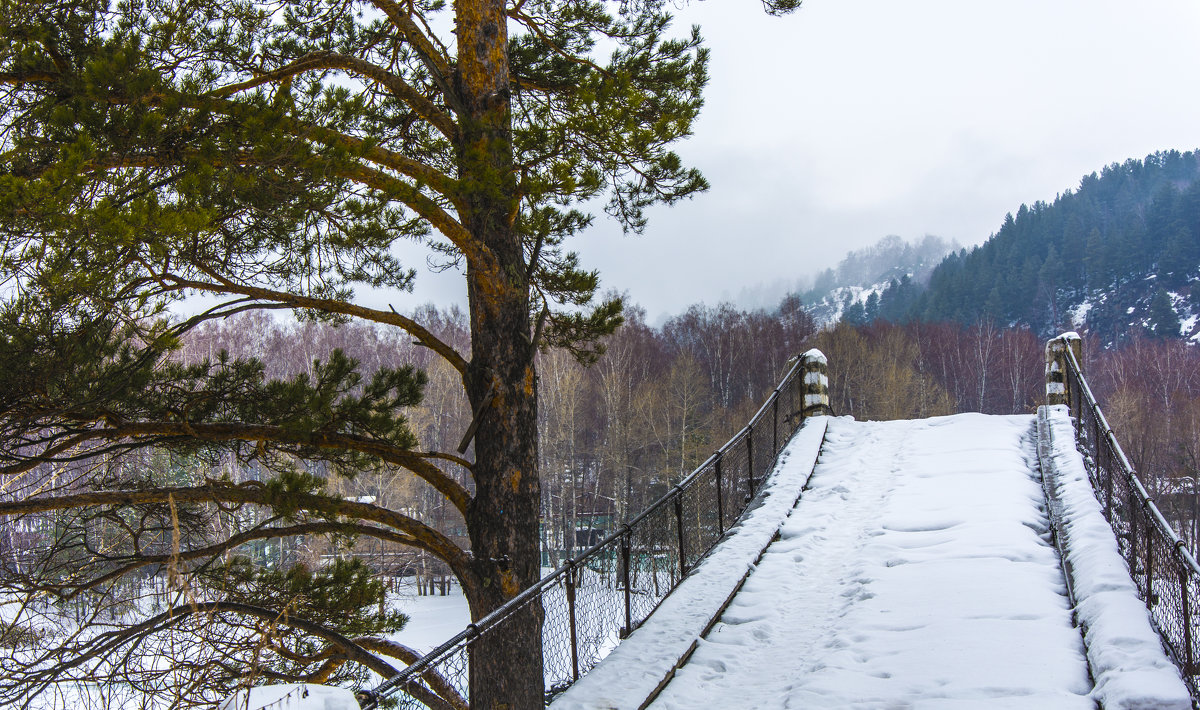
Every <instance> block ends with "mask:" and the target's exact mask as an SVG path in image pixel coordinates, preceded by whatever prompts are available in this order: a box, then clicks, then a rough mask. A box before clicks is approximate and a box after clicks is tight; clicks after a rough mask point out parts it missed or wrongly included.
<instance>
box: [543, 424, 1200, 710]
mask: <svg viewBox="0 0 1200 710" xmlns="http://www.w3.org/2000/svg"><path fill="white" fill-rule="evenodd" d="M1035 422H1036V418H1035V417H1030V416H1025V417H988V416H983V415H959V416H954V417H943V418H936V419H929V420H920V421H899V422H883V423H877V422H863V423H860V422H854V421H852V420H849V419H830V420H828V430H827V433H826V435H825V440H824V444H823V445H822V448H821V453H820V459H819V461H818V462H817V463H816V465H815V467H813V461H812V458H813V456H814V453H813V452H814V451H815V448H814V447H813V442H812V438H813V433H812V432H811V431H810V432H809V434H808V437H807V438H806V437H805V436H803V434H804V432H803V431H802V432H801V434H802V435H801V436H798V437H797V439H796V441H795V442H793V445H792V446H790V447H789V449H788V452H787V454H788V455H787V456H786V457H784V458H783V462H782V463H781V464H780V466H779V469H778V470H777V471H776V474H775V476H776V480H775V482H774V483H773V484H772V486H771V488H770V489H769V493H768V496H767V498H766V500H765V501H764V503H763V505H762V507H761V508H760V509H759V510H757V511H755V512H754V513H753V514H752V515H751V516H750V517H749V519H748V520H747V521H746V523H745V524H744V525H743V530H742V532H741V533H739V534H738V535H735V536H734V537H733V538H732V539H731V540H729V541H728V542H726V543H724V544H723V545H722V546H721V547H718V549H717V550H716V551H715V552H714V554H713V555H712V556H711V557H710V558H709V560H707V561H706V562H705V563H704V564H703V565H701V568H700V569H699V570H697V573H696V574H695V575H694V576H693V578H692V579H689V580H688V581H686V582H685V583H684V584H683V585H682V586H681V587H680V589H679V590H678V591H677V592H676V594H675V595H673V598H670V599H668V601H667V602H666V603H664V605H663V607H662V608H660V610H659V611H658V612H656V614H655V615H654V616H653V617H651V619H650V620H649V621H648V622H647V624H646V625H645V626H643V627H642V628H641V629H639V630H638V631H637V632H635V633H634V634H633V635H632V636H631V637H630V638H629V639H628V640H627V641H626V642H624V643H622V644H621V646H620V647H618V649H617V650H616V651H614V653H613V654H612V655H611V656H610V657H609V658H608V659H606V660H605V661H604V662H603V663H601V664H600V666H599V667H597V668H596V669H595V670H594V671H593V672H592V673H590V674H589V675H588V676H586V677H584V678H583V679H582V680H581V681H580V682H579V683H577V684H576V685H575V686H574V687H572V688H571V689H570V690H569V691H568V692H567V693H566V694H564V695H563V696H562V697H561V698H559V700H558V701H556V703H555V704H554V707H555V708H557V709H561V710H574V709H576V708H637V707H639V706H642V705H643V703H645V701H646V700H647V699H648V698H650V697H655V699H654V703H653V705H652V707H655V708H699V707H714V708H717V707H719V708H831V709H832V708H1022V710H1030V709H1036V708H1046V709H1047V710H1050V709H1054V710H1069V709H1070V708H1094V707H1096V704H1097V700H1101V701H1104V704H1105V707H1107V708H1117V707H1143V705H1140V703H1143V702H1146V701H1150V702H1151V703H1152V704H1151V705H1144V707H1162V708H1187V707H1190V701H1189V700H1188V696H1187V692H1186V689H1185V688H1184V687H1183V685H1182V682H1180V681H1178V675H1177V673H1175V672H1174V668H1173V666H1171V665H1170V662H1169V661H1168V660H1167V659H1166V657H1165V655H1162V654H1161V651H1157V638H1156V637H1155V636H1153V632H1152V631H1149V625H1148V623H1145V622H1144V617H1145V613H1144V607H1140V606H1137V604H1136V597H1134V598H1133V601H1134V602H1135V604H1134V606H1133V607H1129V606H1128V605H1125V606H1121V605H1119V604H1116V605H1114V604H1112V603H1105V604H1101V605H1100V606H1101V607H1103V608H1107V609H1109V610H1110V613H1111V612H1112V610H1116V609H1120V610H1121V613H1122V614H1124V615H1128V612H1129V609H1130V608H1132V609H1133V612H1134V614H1135V615H1136V614H1137V613H1138V610H1139V609H1141V610H1142V611H1141V612H1140V613H1141V616H1142V617H1143V619H1142V623H1141V624H1140V625H1139V624H1138V623H1136V622H1137V621H1138V620H1137V619H1134V620H1133V621H1134V622H1135V623H1131V624H1125V622H1126V621H1128V619H1125V618H1122V620H1121V621H1120V622H1119V624H1121V625H1124V626H1128V628H1123V627H1122V628H1121V629H1120V633H1117V634H1116V635H1115V636H1113V635H1112V634H1111V633H1110V636H1109V638H1108V640H1107V641H1106V643H1112V644H1115V645H1116V646H1119V647H1121V648H1120V649H1118V650H1119V651H1120V654H1123V655H1121V660H1120V661H1119V662H1116V664H1115V665H1117V666H1121V667H1120V668H1117V669H1116V670H1117V671H1119V672H1122V673H1125V675H1124V676H1121V677H1115V676H1114V673H1113V672H1111V671H1113V669H1112V668H1102V669H1100V672H1099V673H1096V677H1097V678H1098V679H1099V680H1100V683H1099V684H1098V685H1096V686H1095V687H1094V684H1093V680H1092V677H1090V676H1089V664H1088V658H1089V654H1088V651H1086V650H1085V645H1084V638H1083V636H1082V634H1081V631H1080V629H1079V628H1078V627H1077V626H1076V624H1075V621H1076V619H1075V618H1074V617H1073V613H1072V608H1071V603H1070V601H1069V600H1068V597H1067V588H1066V582H1065V578H1064V573H1063V567H1062V564H1061V562H1060V559H1059V555H1058V551H1057V550H1056V548H1055V547H1054V545H1053V544H1052V542H1051V536H1050V525H1049V521H1048V519H1047V516H1046V512H1045V511H1046V501H1045V497H1044V494H1043V490H1042V484H1041V479H1040V475H1041V474H1040V472H1039V467H1038V456H1037V433H1036V427H1035ZM1067 426H1068V427H1069V424H1068V425H1067ZM1071 451H1072V452H1073V448H1071ZM809 471H811V476H809V475H808V472H809ZM806 479H807V484H805V480H806ZM805 485H806V487H805ZM801 487H804V490H803V493H800V489H801ZM797 495H799V499H798V500H797ZM793 502H794V505H793ZM776 531H777V535H774V536H773V535H772V533H774V532H776ZM772 538H774V539H773V540H772ZM1088 544H1089V546H1091V547H1094V546H1095V541H1094V540H1089V541H1088ZM1114 549H1115V548H1114ZM748 553H749V558H748V560H747V554H748ZM758 553H761V557H759V554H758ZM755 557H758V559H757V564H755V565H754V568H753V571H752V572H751V574H750V575H749V577H748V578H747V579H746V581H745V583H744V584H743V585H742V587H741V589H740V591H739V592H738V593H737V594H736V596H734V597H733V599H732V601H731V602H730V603H729V604H728V606H726V607H725V608H724V610H723V613H721V615H720V618H719V620H717V621H716V623H715V624H713V625H711V627H710V624H711V623H712V617H711V614H712V612H713V611H714V610H716V609H720V608H721V606H722V603H723V602H724V601H725V600H726V597H727V594H728V586H729V583H728V580H729V579H731V578H732V579H733V580H734V584H735V585H736V581H737V579H739V578H740V577H741V576H742V575H743V573H744V572H745V568H746V567H745V566H746V565H747V564H752V563H753V562H754V558H755ZM1116 563H1117V564H1118V565H1119V563H1120V558H1119V557H1117V558H1116ZM1098 564H1100V565H1101V566H1103V565H1110V566H1111V564H1112V563H1111V561H1108V562H1099V563H1098ZM1122 573H1123V570H1122ZM1094 576H1095V575H1093V577H1094ZM1101 576H1103V575H1101ZM723 580H724V583H723ZM1106 584H1107V585H1108V586H1107V587H1105V586H1104V585H1100V587H1101V588H1099V590H1098V591H1100V592H1107V591H1109V590H1108V587H1112V586H1114V585H1112V584H1108V583H1106ZM723 585H724V586H723ZM1093 586H1096V585H1093ZM1116 586H1119V585H1116ZM1093 591H1096V590H1093ZM1081 606H1082V605H1081ZM706 609H707V614H708V616H707V617H706V612H705V610H706ZM1101 627H1103V628H1106V629H1109V630H1111V629H1113V628H1114V625H1113V623H1112V622H1111V621H1109V622H1108V626H1106V627H1105V626H1104V624H1103V623H1101ZM1102 630H1103V629H1102ZM705 631H707V633H705ZM1148 634H1149V635H1148ZM701 636H703V637H702V638H700V637H701ZM692 647H694V652H693V653H692V654H691V656H690V659H688V660H687V662H686V664H684V665H683V666H682V667H681V668H679V669H678V671H676V672H675V673H674V677H673V678H671V673H670V671H671V668H672V667H673V664H674V662H677V661H678V660H679V658H680V656H683V655H686V652H687V650H688V649H690V648H692ZM1156 652H1157V654H1158V655H1157V656H1156V655H1155V653H1156ZM1120 654H1119V655H1120ZM1103 655H1104V654H1103V653H1100V654H1096V653H1093V654H1092V656H1093V658H1095V657H1098V656H1103ZM1108 657H1109V659H1110V660H1109V661H1107V663H1108V665H1109V666H1112V665H1114V663H1113V662H1112V660H1111V659H1112V654H1111V653H1109V654H1108ZM1093 671H1095V669H1093ZM1130 674H1132V675H1130ZM1118 675H1119V673H1118ZM1131 679H1132V680H1131ZM664 680H668V681H669V682H666V683H665V684H664V682H663V681H664ZM1102 686H1103V687H1102Z"/></svg>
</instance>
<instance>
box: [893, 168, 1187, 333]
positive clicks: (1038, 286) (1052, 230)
mask: <svg viewBox="0 0 1200 710" xmlns="http://www.w3.org/2000/svg"><path fill="white" fill-rule="evenodd" d="M1198 177H1200V152H1187V153H1181V152H1178V151H1168V152H1160V153H1155V154H1154V155H1150V156H1147V157H1146V158H1145V159H1144V160H1128V161H1126V162H1124V163H1121V164H1115V163H1114V164H1113V165H1110V166H1108V167H1106V168H1104V170H1102V171H1101V172H1100V173H1099V174H1096V173H1092V174H1091V175H1088V176H1086V177H1084V178H1083V180H1082V181H1081V182H1080V185H1079V188H1078V190H1075V191H1068V192H1066V193H1064V194H1062V195H1060V196H1059V197H1058V198H1057V199H1055V200H1054V202H1053V203H1050V204H1047V203H1045V202H1038V203H1035V204H1034V205H1033V206H1032V207H1029V206H1026V205H1022V206H1021V208H1020V209H1019V210H1018V211H1017V213H1016V215H1012V214H1009V215H1008V216H1007V217H1006V218H1005V220H1004V224H1003V225H1002V226H1001V228H1000V229H999V231H997V232H996V233H995V234H993V235H992V237H991V238H989V239H988V240H987V241H986V242H984V243H983V244H982V245H980V246H978V247H975V248H974V249H971V250H961V251H958V252H956V253H954V254H951V255H950V256H948V257H946V258H945V259H944V260H943V261H942V263H941V264H939V265H938V266H937V268H935V269H934V270H933V273H932V274H931V275H930V279H929V285H928V288H926V289H925V290H924V292H923V293H920V294H919V295H917V296H915V297H914V294H913V293H912V291H911V289H910V290H908V291H907V292H903V293H902V292H901V290H900V289H889V290H887V291H884V292H883V293H882V294H881V296H880V303H879V311H880V313H881V314H883V313H898V314H899V315H898V316H897V317H894V318H893V317H889V320H925V321H943V320H951V321H958V322H963V323H970V322H975V321H977V320H980V319H992V320H994V321H996V322H998V323H1001V324H1007V325H1026V326H1029V327H1030V328H1032V329H1033V330H1034V331H1035V332H1037V333H1039V334H1041V335H1044V336H1049V335H1051V334H1053V333H1054V332H1056V331H1058V330H1060V329H1062V328H1070V327H1086V328H1087V329H1088V330H1089V331H1090V332H1091V333H1093V334H1094V335H1098V336H1099V337H1100V338H1101V339H1102V340H1103V342H1106V343H1114V342H1117V341H1119V340H1122V339H1124V338H1127V337H1129V336H1132V335H1141V334H1150V335H1156V336H1161V337H1193V336H1197V337H1200V334H1198V333H1197V332H1195V331H1196V330H1197V321H1198V320H1200V319H1198V318H1197V316H1198V315H1200V181H1198V180H1197V178H1198ZM901 301H903V302H904V303H900V302H901Z"/></svg>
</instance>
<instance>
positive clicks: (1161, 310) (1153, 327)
mask: <svg viewBox="0 0 1200 710" xmlns="http://www.w3.org/2000/svg"><path fill="white" fill-rule="evenodd" d="M1149 316H1150V328H1149V331H1150V335H1152V336H1153V337H1155V338H1160V339H1166V338H1174V337H1178V336H1179V326H1180V323H1179V315H1178V314H1177V313H1175V307H1174V306H1173V305H1172V303H1171V296H1170V295H1169V294H1168V293H1167V292H1166V291H1164V290H1163V289H1161V288H1160V289H1158V290H1157V291H1155V292H1154V298H1153V299H1152V300H1151V301H1150V313H1149Z"/></svg>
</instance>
